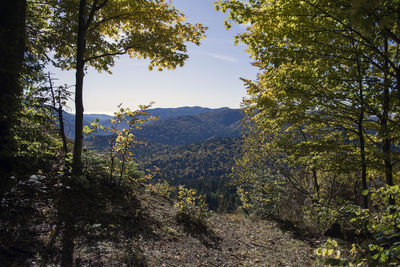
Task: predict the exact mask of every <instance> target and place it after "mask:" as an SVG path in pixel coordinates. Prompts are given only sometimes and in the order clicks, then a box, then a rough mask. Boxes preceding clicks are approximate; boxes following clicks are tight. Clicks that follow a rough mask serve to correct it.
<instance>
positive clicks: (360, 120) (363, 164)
mask: <svg viewBox="0 0 400 267" xmlns="http://www.w3.org/2000/svg"><path fill="white" fill-rule="evenodd" d="M356 60H357V72H358V76H359V80H358V87H359V101H360V114H359V116H358V122H357V126H358V139H359V141H360V160H361V183H362V191H364V190H368V185H367V162H366V159H365V137H364V132H363V130H364V129H363V128H364V127H363V122H364V114H365V105H364V104H365V103H364V88H363V83H362V79H361V66H360V61H359V57H358V56H357V59H356ZM363 208H364V209H368V195H364V197H363Z"/></svg>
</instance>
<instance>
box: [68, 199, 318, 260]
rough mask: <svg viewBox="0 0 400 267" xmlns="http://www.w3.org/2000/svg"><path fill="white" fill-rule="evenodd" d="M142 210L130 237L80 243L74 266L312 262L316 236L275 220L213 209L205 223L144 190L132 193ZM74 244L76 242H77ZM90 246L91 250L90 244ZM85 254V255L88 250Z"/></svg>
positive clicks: (316, 245) (316, 241) (316, 243)
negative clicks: (87, 245) (303, 234)
mask: <svg viewBox="0 0 400 267" xmlns="http://www.w3.org/2000/svg"><path fill="white" fill-rule="evenodd" d="M137 198H138V200H139V201H140V203H141V209H142V210H143V211H146V213H147V215H146V219H145V220H142V222H141V223H142V225H141V227H139V228H140V230H138V231H137V234H135V237H134V238H133V239H132V238H130V239H124V238H121V239H120V240H119V242H118V244H117V245H115V243H108V242H105V243H102V244H101V243H97V245H96V246H97V248H96V250H95V251H97V252H96V253H94V254H93V253H92V254H91V253H89V251H90V250H88V249H84V248H82V247H81V248H80V249H78V250H77V255H76V257H77V258H78V261H79V258H81V259H84V260H82V261H80V264H77V265H80V266H121V263H123V265H124V266H312V265H315V256H314V250H315V248H317V247H319V246H321V241H319V240H315V239H308V240H304V239H303V240H302V239H299V238H298V237H296V236H297V235H295V234H294V233H292V232H290V231H283V230H281V229H280V227H279V226H278V224H277V223H275V222H271V221H265V220H260V219H252V218H248V217H246V216H244V215H242V214H216V213H214V214H213V215H212V216H211V217H210V218H209V219H208V220H207V221H206V223H204V224H202V223H196V222H193V221H190V219H188V220H186V219H185V218H183V219H182V218H181V219H179V217H177V216H176V215H175V214H176V212H175V211H174V207H173V202H172V201H171V200H170V199H169V198H167V197H164V196H162V195H159V194H157V193H154V192H147V193H145V194H140V195H138V196H137ZM78 246H79V245H78ZM91 251H94V250H93V249H91ZM90 254H91V255H90Z"/></svg>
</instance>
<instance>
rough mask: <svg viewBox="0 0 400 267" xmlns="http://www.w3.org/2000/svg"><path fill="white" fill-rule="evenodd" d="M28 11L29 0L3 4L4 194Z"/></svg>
mask: <svg viewBox="0 0 400 267" xmlns="http://www.w3.org/2000/svg"><path fill="white" fill-rule="evenodd" d="M25 12H26V1H25V0H16V1H2V2H1V4H0V40H1V42H0V53H1V54H2V55H3V56H2V57H1V61H0V88H1V90H0V165H1V169H0V177H1V178H0V196H1V195H2V194H3V193H4V191H5V190H6V188H7V185H8V180H9V177H10V176H11V175H12V170H13V166H14V162H15V153H16V143H15V140H14V137H13V128H14V127H15V126H16V125H17V119H16V114H17V113H18V111H19V108H20V97H21V95H22V87H21V86H20V84H19V78H20V74H21V71H22V64H23V58H24V51H25V15H26V14H25Z"/></svg>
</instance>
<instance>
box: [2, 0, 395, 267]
mask: <svg viewBox="0 0 400 267" xmlns="http://www.w3.org/2000/svg"><path fill="white" fill-rule="evenodd" d="M214 5H215V9H216V10H217V11H220V12H222V13H224V14H226V15H227V19H226V21H225V27H226V29H227V30H229V29H230V28H231V25H232V24H233V23H236V24H241V25H243V26H245V28H246V30H245V31H244V32H242V33H238V34H236V36H235V40H234V42H235V43H236V44H242V45H245V46H246V47H247V49H246V52H247V53H249V56H250V58H251V60H252V62H253V63H252V64H253V66H255V67H257V68H258V75H257V78H256V79H254V80H248V79H245V78H242V80H243V83H244V86H245V88H246V89H247V97H246V98H244V99H243V102H242V110H240V111H239V110H231V109H227V108H222V109H218V110H210V109H202V108H193V109H192V110H191V111H189V110H187V109H185V108H183V109H176V110H173V109H170V110H168V111H165V110H164V111H165V112H166V114H168V115H166V116H165V117H164V118H161V119H160V120H157V119H158V116H160V117H163V116H162V115H161V112H162V110H156V109H153V110H152V109H151V106H152V104H149V105H141V106H139V108H138V109H137V110H133V109H131V108H129V107H124V106H122V105H120V106H118V109H117V111H116V112H115V113H114V115H113V116H100V115H94V117H93V119H94V120H93V121H92V120H90V119H89V118H90V116H86V117H85V116H84V107H83V92H84V85H85V83H84V81H85V74H87V72H88V71H92V70H97V71H99V72H101V71H106V72H107V71H110V68H111V67H112V66H113V65H114V64H115V63H116V62H115V60H116V57H117V56H118V55H124V54H128V55H130V56H131V57H133V58H138V59H140V58H145V59H147V60H148V61H147V62H148V64H149V69H150V70H151V69H153V68H155V69H159V70H162V69H169V70H173V69H175V68H176V67H179V66H183V65H184V63H185V61H186V60H187V58H188V56H189V55H188V53H187V47H188V46H189V45H193V44H194V45H200V42H201V40H202V39H204V38H205V32H206V29H207V28H206V27H205V26H204V25H202V24H200V23H190V22H187V21H186V18H185V15H184V14H183V13H182V12H180V11H179V10H177V9H176V8H175V7H174V6H173V1H167V0H157V1H153V0H143V1H130V0H123V1H113V0H63V1H59V0H43V1H39V2H38V1H26V0H16V1H3V2H1V3H0V38H1V39H0V40H1V42H0V50H1V54H2V55H5V56H2V57H1V61H0V86H1V90H0V101H1V103H0V166H1V168H0V175H1V177H0V178H1V180H0V200H1V201H0V259H1V262H2V265H4V266H63V267H64V266H160V265H171V266H183V265H194V266H224V265H228V266H241V265H244V266H246V265H247V266H268V265H274V266H275V265H283V266H286V265H302V266H303V265H315V264H320V265H329V266H332V265H345V266H395V265H398V264H400V205H399V201H400V188H399V174H400V169H399V164H398V163H399V162H400V142H399V139H400V121H399V114H400V53H399V51H400V33H399V24H400V15H399V14H400V3H399V2H398V1H370V0H344V1H337V0H324V1H320V0H301V1H300V0H274V1H272V0H249V1H242V0H218V1H216V2H215V4H214ZM49 65H52V66H53V67H56V68H59V69H63V70H73V71H75V83H74V84H73V85H72V86H71V85H64V86H55V85H54V80H55V79H56V77H53V74H51V73H49V72H48V71H47V70H46V67H47V66H49ZM71 88H73V89H71ZM71 98H73V99H74V104H75V108H74V110H75V114H74V115H73V116H72V115H71V114H68V113H66V112H65V110H66V103H67V100H68V99H71ZM181 112H183V113H185V112H187V113H186V114H184V116H182V115H181V114H182V113H181ZM177 113H178V114H177ZM71 120H73V123H70V121H71ZM196 189H197V190H196ZM207 203H208V205H207ZM209 208H211V209H212V210H214V211H217V212H227V211H229V212H236V214H231V215H227V214H225V215H223V214H216V213H215V212H210V211H209ZM249 218H250V219H249ZM278 227H280V228H281V229H280V230H279V229H278ZM259 235H261V237H260V236H259ZM295 239H296V240H295ZM285 257H287V258H288V259H289V260H287V259H284V258H285Z"/></svg>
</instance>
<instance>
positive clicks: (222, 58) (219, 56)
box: [205, 53, 238, 63]
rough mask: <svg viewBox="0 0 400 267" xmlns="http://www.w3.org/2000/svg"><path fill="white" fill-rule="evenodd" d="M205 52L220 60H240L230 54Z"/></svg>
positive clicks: (233, 61)
mask: <svg viewBox="0 0 400 267" xmlns="http://www.w3.org/2000/svg"><path fill="white" fill-rule="evenodd" d="M205 54H207V55H208V56H210V57H212V58H215V59H219V60H222V61H226V62H232V63H235V62H238V60H237V59H236V58H234V57H230V56H225V55H221V54H215V53H205Z"/></svg>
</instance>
